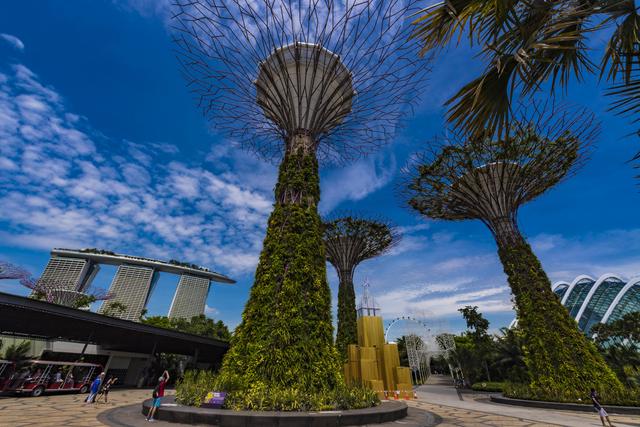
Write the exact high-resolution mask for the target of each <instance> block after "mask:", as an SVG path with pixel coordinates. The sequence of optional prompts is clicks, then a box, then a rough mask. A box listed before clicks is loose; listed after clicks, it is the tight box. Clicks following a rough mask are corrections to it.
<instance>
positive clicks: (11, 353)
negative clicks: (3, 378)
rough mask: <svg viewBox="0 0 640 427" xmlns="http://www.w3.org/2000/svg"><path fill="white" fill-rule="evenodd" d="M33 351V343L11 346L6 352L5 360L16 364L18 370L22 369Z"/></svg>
mask: <svg viewBox="0 0 640 427" xmlns="http://www.w3.org/2000/svg"><path fill="white" fill-rule="evenodd" d="M30 351H31V342H29V341H22V342H21V343H20V344H11V345H10V346H9V347H7V349H6V350H5V352H4V358H5V360H10V361H11V362H13V363H15V366H16V369H20V368H22V367H23V366H24V365H25V364H26V361H27V359H28V357H27V356H28V355H29V352H30Z"/></svg>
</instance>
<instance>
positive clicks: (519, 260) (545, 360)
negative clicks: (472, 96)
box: [403, 105, 621, 398]
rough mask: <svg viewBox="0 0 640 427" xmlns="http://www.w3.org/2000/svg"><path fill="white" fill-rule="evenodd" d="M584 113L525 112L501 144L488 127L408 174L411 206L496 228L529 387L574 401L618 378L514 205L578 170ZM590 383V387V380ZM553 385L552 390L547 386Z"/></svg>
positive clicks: (451, 143)
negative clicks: (561, 296)
mask: <svg viewBox="0 0 640 427" xmlns="http://www.w3.org/2000/svg"><path fill="white" fill-rule="evenodd" d="M594 123H595V117H594V115H593V114H590V113H588V112H586V111H584V110H583V111H578V112H576V113H572V112H570V111H568V110H566V109H564V110H563V109H554V108H553V107H551V108H538V107H536V106H535V105H534V106H532V108H530V109H528V110H526V109H525V110H523V111H522V114H521V115H520V116H519V118H518V120H514V121H513V122H510V123H509V125H508V126H507V128H506V129H507V130H506V133H505V134H504V136H503V137H502V138H501V139H499V140H494V139H492V132H487V134H485V135H476V136H473V137H471V138H466V137H464V136H461V135H460V134H455V133H453V134H451V136H450V137H449V138H447V139H446V143H445V144H441V147H440V148H438V149H435V150H434V151H433V152H432V153H431V154H427V155H425V156H423V157H419V158H418V160H417V161H416V162H415V163H414V164H413V166H412V167H410V168H409V169H408V170H407V171H406V172H407V174H408V178H407V182H406V187H405V188H404V190H403V191H405V195H406V196H408V197H407V199H408V200H407V202H408V204H409V206H410V207H411V208H412V209H414V210H416V211H418V212H419V213H421V214H422V215H425V216H428V217H430V218H436V219H445V220H464V219H479V220H481V221H482V222H483V223H485V224H486V225H487V227H488V228H489V229H490V230H491V232H492V233H493V236H494V238H495V241H496V244H497V246H498V255H499V256H500V260H501V262H502V265H503V268H504V271H505V273H506V275H507V279H508V281H509V285H510V287H511V290H512V293H513V296H514V303H515V307H516V312H517V315H518V322H519V324H520V325H521V327H522V330H523V344H524V347H525V349H526V350H525V360H526V363H527V367H528V370H529V375H530V379H531V387H532V390H531V392H532V393H535V394H536V395H542V394H545V393H564V394H565V395H566V396H569V395H571V396H575V397H574V398H578V397H579V396H580V395H581V393H583V392H582V390H584V389H585V387H605V388H612V389H616V390H619V389H620V388H621V384H620V382H619V381H618V380H617V378H616V376H615V374H614V373H613V372H612V371H611V369H610V368H609V367H608V366H607V365H606V363H605V362H604V360H603V359H602V357H601V356H600V355H599V354H597V353H596V352H595V351H592V350H593V349H592V345H591V344H590V343H589V342H588V340H587V338H586V337H585V336H584V335H583V334H582V333H581V332H580V331H579V330H578V328H577V325H576V323H575V321H574V320H573V319H572V318H571V317H570V316H569V313H568V312H567V310H566V309H565V308H564V307H563V306H562V305H561V304H560V301H559V300H558V298H557V297H556V296H555V295H554V294H553V292H552V291H551V282H550V281H549V278H548V277H547V275H546V273H545V272H544V270H543V269H542V265H541V264H540V261H539V260H538V258H537V257H536V256H535V254H534V253H533V251H532V249H531V247H530V246H529V244H528V243H527V242H526V240H525V238H524V237H523V235H522V234H521V232H520V230H519V229H518V224H517V214H518V210H519V208H520V206H522V205H523V204H525V203H527V202H529V201H531V200H533V199H535V198H536V197H538V196H540V195H541V194H543V193H544V192H546V191H547V190H549V189H550V188H552V187H553V186H555V185H556V184H558V183H559V182H560V181H562V180H563V179H565V178H566V177H567V176H570V175H571V174H572V173H574V172H575V171H576V169H577V167H578V166H580V165H581V164H582V163H583V161H584V159H585V150H584V147H585V146H587V145H588V144H589V143H590V142H592V140H593V139H594V138H595V137H596V135H597V133H598V129H599V128H598V126H597V125H595V124H594ZM589 384H591V386H589ZM549 390H553V392H550V391H549Z"/></svg>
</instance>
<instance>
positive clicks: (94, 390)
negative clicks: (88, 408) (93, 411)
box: [85, 372, 104, 403]
mask: <svg viewBox="0 0 640 427" xmlns="http://www.w3.org/2000/svg"><path fill="white" fill-rule="evenodd" d="M103 380H104V372H102V373H100V375H98V376H97V377H96V379H95V380H93V382H92V383H91V389H90V392H89V396H87V399H86V400H85V402H86V403H94V402H95V400H96V395H97V394H98V391H100V384H102V381H103Z"/></svg>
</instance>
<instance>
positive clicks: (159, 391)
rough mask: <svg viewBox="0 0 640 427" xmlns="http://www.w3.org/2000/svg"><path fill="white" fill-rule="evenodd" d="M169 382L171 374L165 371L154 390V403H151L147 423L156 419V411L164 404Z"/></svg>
mask: <svg viewBox="0 0 640 427" xmlns="http://www.w3.org/2000/svg"><path fill="white" fill-rule="evenodd" d="M167 381H169V372H167V371H164V372H163V373H162V376H161V377H160V378H158V385H156V387H155V388H154V389H153V394H152V397H153V401H152V402H151V408H149V414H148V415H147V421H150V422H153V421H155V419H154V418H153V416H154V415H155V413H156V410H157V409H158V408H159V407H160V405H161V404H162V398H163V397H164V387H165V386H166V384H167Z"/></svg>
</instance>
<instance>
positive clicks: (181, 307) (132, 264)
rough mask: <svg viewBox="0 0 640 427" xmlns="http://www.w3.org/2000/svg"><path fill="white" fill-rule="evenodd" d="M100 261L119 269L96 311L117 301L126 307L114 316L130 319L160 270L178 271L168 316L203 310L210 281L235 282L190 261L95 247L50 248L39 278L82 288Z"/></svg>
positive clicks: (188, 315)
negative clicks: (111, 294) (142, 255)
mask: <svg viewBox="0 0 640 427" xmlns="http://www.w3.org/2000/svg"><path fill="white" fill-rule="evenodd" d="M101 264H109V265H116V266H118V270H117V272H116V274H115V276H114V277H113V280H112V281H111V286H110V288H109V291H110V292H111V293H113V294H114V297H113V298H112V299H111V300H109V301H105V302H104V303H103V304H102V306H101V307H100V309H99V310H98V311H99V312H100V313H104V311H105V310H106V308H107V306H108V304H109V303H111V302H119V303H122V304H123V305H124V306H125V307H126V310H125V311H124V312H122V313H117V314H115V316H117V317H120V318H122V319H126V320H132V321H138V320H139V318H140V315H141V313H142V310H144V308H145V307H146V305H147V302H148V300H149V296H150V295H151V292H152V291H153V288H154V285H155V283H156V281H157V278H158V274H157V273H159V272H166V273H171V274H176V275H180V282H179V284H178V289H177V290H176V293H175V295H174V297H173V301H172V303H171V308H170V309H169V313H168V314H169V316H170V317H184V318H191V317H192V316H197V315H199V314H203V313H204V308H205V301H206V299H207V296H208V294H209V287H210V284H211V282H218V283H228V284H231V283H235V281H234V280H232V279H230V278H228V277H227V276H224V275H222V274H220V273H216V272H213V271H210V270H208V269H206V268H203V267H199V266H196V265H193V264H185V263H179V262H176V261H170V262H165V261H159V260H154V259H150V258H143V257H136V256H129V255H120V254H116V253H113V252H109V251H101V250H95V249H82V250H71V249H54V250H52V251H51V259H50V260H49V262H48V264H47V266H46V268H45V271H44V272H43V273H42V279H49V280H54V281H56V282H58V283H64V284H65V286H68V287H69V290H75V291H83V290H84V289H86V288H88V287H89V286H90V284H91V282H92V281H93V278H94V277H95V275H96V273H97V271H98V270H99V268H100V265H101Z"/></svg>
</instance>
